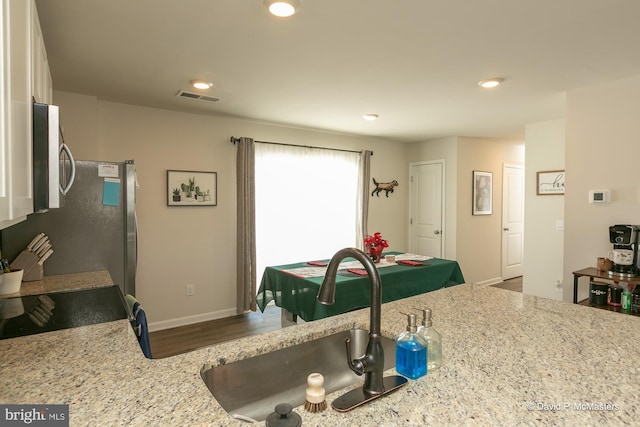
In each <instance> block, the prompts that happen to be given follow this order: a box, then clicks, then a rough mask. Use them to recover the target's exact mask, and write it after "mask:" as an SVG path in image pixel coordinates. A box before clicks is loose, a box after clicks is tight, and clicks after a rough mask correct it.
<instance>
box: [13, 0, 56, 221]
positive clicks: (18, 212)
mask: <svg viewBox="0 0 640 427" xmlns="http://www.w3.org/2000/svg"><path fill="white" fill-rule="evenodd" d="M0 20H1V22H2V28H1V31H0V59H1V60H2V62H1V65H0V81H1V83H2V84H1V85H0V229H3V228H6V227H8V226H10V225H13V224H16V223H18V222H20V221H23V220H25V219H26V217H27V215H29V214H30V213H33V165H32V158H33V150H32V142H31V141H32V99H33V98H35V99H36V100H37V101H39V102H45V103H51V100H52V92H53V90H52V84H51V74H50V71H49V64H48V61H47V54H46V50H45V49H44V40H43V38H42V31H41V30H40V24H39V22H38V15H37V12H36V6H35V2H34V1H33V0H29V1H25V0H3V1H2V7H1V8H0Z"/></svg>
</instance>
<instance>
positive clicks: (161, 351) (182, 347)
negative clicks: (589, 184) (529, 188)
mask: <svg viewBox="0 0 640 427" xmlns="http://www.w3.org/2000/svg"><path fill="white" fill-rule="evenodd" d="M493 286H495V287H498V288H503V289H508V290H511V291H515V292H522V277H516V278H515V279H510V280H507V281H504V282H502V283H498V284H496V285H493ZM281 327H282V326H281V310H280V307H276V306H274V305H269V306H267V308H266V309H265V311H264V313H261V312H260V311H257V312H255V313H248V314H242V315H238V316H232V317H227V318H224V319H218V320H210V321H207V322H202V323H196V324H193V325H187V326H181V327H178V328H172V329H165V330H163V331H157V332H151V333H150V334H149V340H150V341H151V352H152V354H153V357H154V359H162V358H165V357H169V356H175V355H176V354H182V353H187V352H189V351H193V350H197V349H199V348H202V347H207V346H210V345H213V344H217V343H220V342H223V341H229V340H232V339H237V338H242V337H247V336H251V335H259V334H263V333H266V332H271V331H275V330H278V329H280V328H281Z"/></svg>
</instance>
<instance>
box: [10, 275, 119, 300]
mask: <svg viewBox="0 0 640 427" xmlns="http://www.w3.org/2000/svg"><path fill="white" fill-rule="evenodd" d="M111 285H113V279H111V275H110V274H109V272H108V271H107V270H99V271H89V272H86V273H70V274H58V275H54V276H44V277H43V278H42V280H35V281H32V282H22V285H21V286H20V291H18V292H15V293H12V294H6V295H2V298H12V297H25V296H29V295H37V294H44V293H50V292H60V291H72V290H77V289H86V288H97V287H102V286H111Z"/></svg>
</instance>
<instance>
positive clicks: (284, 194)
mask: <svg viewBox="0 0 640 427" xmlns="http://www.w3.org/2000/svg"><path fill="white" fill-rule="evenodd" d="M358 158H359V155H358V153H352V152H343V151H336V150H326V149H316V148H307V147H293V146H284V145H277V144H266V143H256V145H255V198H256V215H255V217H256V265H257V269H256V272H257V280H258V283H259V282H260V279H261V277H262V274H263V272H264V269H265V267H267V266H269V265H282V264H289V263H295V262H300V261H311V260H317V259H326V258H330V257H331V256H332V255H333V254H334V253H335V252H337V251H338V250H339V249H342V248H344V247H353V246H356V230H357V225H356V224H357V218H356V206H357V201H358V188H357V187H358Z"/></svg>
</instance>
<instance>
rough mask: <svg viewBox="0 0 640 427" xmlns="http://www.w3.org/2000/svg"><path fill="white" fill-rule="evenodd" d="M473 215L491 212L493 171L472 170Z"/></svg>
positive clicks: (489, 213)
mask: <svg viewBox="0 0 640 427" xmlns="http://www.w3.org/2000/svg"><path fill="white" fill-rule="evenodd" d="M472 203H473V211H472V214H473V215H491V214H492V213H493V172H482V171H473V200H472Z"/></svg>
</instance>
